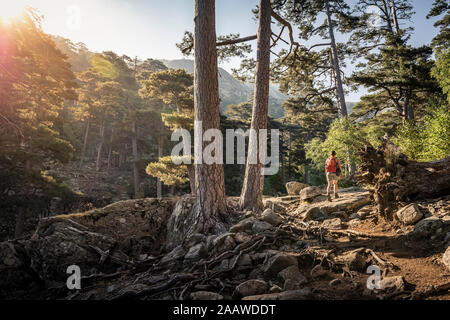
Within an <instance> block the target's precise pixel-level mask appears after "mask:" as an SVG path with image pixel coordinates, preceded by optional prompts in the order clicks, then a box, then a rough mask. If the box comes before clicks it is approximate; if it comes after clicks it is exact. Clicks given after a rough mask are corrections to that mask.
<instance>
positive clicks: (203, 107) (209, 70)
mask: <svg viewBox="0 0 450 320" xmlns="http://www.w3.org/2000/svg"><path fill="white" fill-rule="evenodd" d="M194 16H195V18H194V22H195V23H194V56H195V60H194V61H195V62H194V114H195V121H197V122H198V121H201V123H202V126H201V129H200V130H199V128H198V127H196V129H195V130H194V131H196V132H195V133H194V135H195V139H196V141H197V143H199V140H198V138H199V137H202V136H203V132H204V131H206V130H208V129H218V130H220V111H219V83H218V66H217V48H216V22H215V0H195V12H194ZM207 144H208V143H207V142H203V144H202V145H200V148H201V150H200V152H202V151H203V150H204V148H205V146H206V145H207ZM197 154H198V153H197V150H196V155H197ZM195 184H196V190H197V202H196V210H197V217H198V218H197V219H196V221H195V223H196V226H195V229H196V230H197V231H199V232H201V231H203V232H207V231H213V230H216V229H217V227H218V222H219V220H220V218H221V217H223V215H224V214H225V213H226V199H225V179H224V171H223V165H222V164H217V163H213V164H205V163H203V162H202V163H197V162H196V163H195Z"/></svg>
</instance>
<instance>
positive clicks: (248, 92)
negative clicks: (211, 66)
mask: <svg viewBox="0 0 450 320" xmlns="http://www.w3.org/2000/svg"><path fill="white" fill-rule="evenodd" d="M161 61H162V62H163V63H164V64H165V65H166V66H167V67H168V68H172V69H184V70H186V71H187V72H189V73H193V72H194V61H193V60H188V59H181V60H161ZM219 95H220V109H221V111H222V112H223V111H225V110H226V107H227V106H228V105H230V104H238V103H240V102H245V101H248V99H249V98H251V97H252V95H253V85H251V84H246V83H242V82H240V81H239V80H236V79H235V78H234V77H233V76H232V75H231V74H230V73H228V72H227V71H226V70H224V69H222V68H219ZM284 100H286V96H284V95H283V94H282V93H280V92H279V91H278V89H277V87H276V86H275V85H271V86H270V98H269V115H270V116H271V117H273V118H280V117H282V116H283V115H284V110H283V108H282V107H281V105H282V103H283V102H284Z"/></svg>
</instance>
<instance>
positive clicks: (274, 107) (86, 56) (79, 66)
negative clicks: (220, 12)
mask: <svg viewBox="0 0 450 320" xmlns="http://www.w3.org/2000/svg"><path fill="white" fill-rule="evenodd" d="M53 40H54V41H55V43H56V46H57V47H58V48H59V49H60V50H61V51H62V52H63V53H64V54H66V55H67V56H68V58H69V62H70V63H71V64H72V70H73V71H75V72H82V71H84V70H86V69H87V68H89V61H90V59H91V58H92V56H93V55H94V54H95V53H94V52H92V51H89V49H88V48H87V47H86V46H85V45H84V44H83V43H73V42H71V41H70V40H68V39H65V38H63V37H59V36H53ZM159 60H160V61H162V62H163V63H164V64H165V65H166V66H167V67H168V68H172V69H184V70H186V71H187V72H189V73H193V72H194V61H193V60H189V59H180V60H164V59H159ZM253 90H254V88H253V84H248V83H242V82H240V81H239V80H237V79H235V78H234V77H233V76H232V75H231V74H230V73H228V72H227V71H226V70H224V69H222V68H219V94H220V109H221V111H222V113H223V112H224V111H225V110H226V108H227V106H229V105H230V104H238V103H241V102H245V101H248V100H249V98H251V97H252V95H253ZM269 94H270V96H269V115H270V116H271V117H273V118H275V119H277V118H281V117H282V116H284V109H283V107H282V104H283V102H284V101H285V100H286V98H287V97H286V96H285V95H284V94H282V93H281V92H280V91H279V90H278V88H277V86H276V85H274V84H271V85H270V92H269ZM354 105H355V102H347V109H348V113H349V114H350V113H351V112H352V108H353V106H354Z"/></svg>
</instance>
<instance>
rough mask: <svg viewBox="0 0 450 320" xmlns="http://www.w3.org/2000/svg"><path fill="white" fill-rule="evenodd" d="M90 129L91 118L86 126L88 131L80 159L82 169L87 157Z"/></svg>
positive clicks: (85, 134)
mask: <svg viewBox="0 0 450 320" xmlns="http://www.w3.org/2000/svg"><path fill="white" fill-rule="evenodd" d="M90 127H91V119H90V118H89V119H88V121H87V124H86V131H85V133H84V141H83V149H82V150H81V157H80V168H81V166H82V165H83V161H84V157H85V156H86V147H87V141H88V138H89V129H90Z"/></svg>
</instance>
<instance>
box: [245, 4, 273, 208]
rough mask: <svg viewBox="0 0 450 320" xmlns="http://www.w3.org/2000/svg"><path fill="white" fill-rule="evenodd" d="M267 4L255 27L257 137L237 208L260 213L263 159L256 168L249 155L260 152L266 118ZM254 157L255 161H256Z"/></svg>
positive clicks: (253, 138) (254, 121)
mask: <svg viewBox="0 0 450 320" xmlns="http://www.w3.org/2000/svg"><path fill="white" fill-rule="evenodd" d="M271 14H272V8H271V6H270V0H260V3H259V23H258V24H259V25H258V52H257V64H256V79H255V95H254V99H253V112H252V124H251V128H252V129H254V130H255V131H256V135H250V138H249V151H248V155H249V156H248V158H247V166H246V171H245V177H244V185H243V187H242V193H241V199H240V206H241V207H242V208H245V209H252V210H255V211H259V210H261V209H262V208H263V202H262V189H263V186H264V175H263V173H262V170H263V169H264V161H265V159H261V158H260V159H259V161H258V162H257V164H250V163H249V159H250V158H251V156H250V154H251V152H252V151H253V152H255V151H257V150H258V149H259V146H258V140H259V139H258V137H259V131H260V129H267V115H268V106H269V84H270V78H269V76H270V36H271ZM257 158H258V156H256V158H255V159H257Z"/></svg>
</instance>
